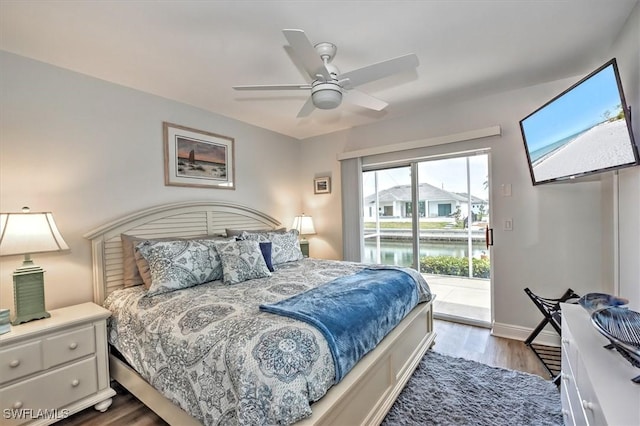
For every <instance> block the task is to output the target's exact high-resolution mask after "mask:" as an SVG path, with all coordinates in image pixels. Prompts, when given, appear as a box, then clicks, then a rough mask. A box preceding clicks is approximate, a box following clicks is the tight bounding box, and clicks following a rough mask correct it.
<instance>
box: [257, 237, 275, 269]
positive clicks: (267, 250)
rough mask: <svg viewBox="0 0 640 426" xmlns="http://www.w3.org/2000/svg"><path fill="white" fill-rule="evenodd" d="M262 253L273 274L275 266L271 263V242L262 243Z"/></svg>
mask: <svg viewBox="0 0 640 426" xmlns="http://www.w3.org/2000/svg"><path fill="white" fill-rule="evenodd" d="M260 251H261V252H262V257H263V258H264V263H266V264H267V268H269V271H271V272H273V264H272V263H271V241H265V242H262V243H260Z"/></svg>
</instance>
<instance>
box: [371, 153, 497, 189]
mask: <svg viewBox="0 0 640 426" xmlns="http://www.w3.org/2000/svg"><path fill="white" fill-rule="evenodd" d="M487 163H488V156H487V155H486V154H482V155H473V156H470V157H469V169H470V175H471V194H472V195H475V196H476V197H479V198H482V199H485V200H488V198H489V196H488V190H487V189H485V187H484V182H485V181H486V180H487V176H488V164H487ZM418 179H419V181H420V182H426V183H429V184H431V185H433V186H436V187H438V188H442V189H445V190H447V191H450V192H465V193H466V192H467V165H466V160H465V157H460V158H449V159H444V160H431V161H424V162H421V163H420V164H419V166H418ZM410 184H411V169H410V167H409V166H405V167H400V168H394V169H385V170H384V171H379V172H378V190H379V191H382V190H384V189H387V188H391V187H393V186H396V185H410ZM362 186H363V191H362V192H363V195H364V196H365V197H366V196H367V195H371V194H373V193H374V177H373V173H370V172H367V173H364V174H363V177H362Z"/></svg>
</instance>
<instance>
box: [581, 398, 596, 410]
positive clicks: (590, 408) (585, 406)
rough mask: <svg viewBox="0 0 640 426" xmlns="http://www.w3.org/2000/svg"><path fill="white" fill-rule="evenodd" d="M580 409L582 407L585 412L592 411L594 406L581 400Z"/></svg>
mask: <svg viewBox="0 0 640 426" xmlns="http://www.w3.org/2000/svg"><path fill="white" fill-rule="evenodd" d="M582 407H583V408H584V409H585V410H593V408H594V405H593V402H589V401H587V400H586V399H583V400H582Z"/></svg>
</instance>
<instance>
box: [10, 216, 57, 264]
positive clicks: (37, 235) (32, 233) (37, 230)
mask: <svg viewBox="0 0 640 426" xmlns="http://www.w3.org/2000/svg"><path fill="white" fill-rule="evenodd" d="M68 249H69V246H68V245H67V243H66V242H65V241H64V239H63V238H62V235H60V231H58V228H57V227H56V223H55V221H54V220H53V215H52V214H51V213H49V212H45V213H29V209H28V208H27V207H25V208H23V209H22V213H1V214H0V256H9V255H13V254H33V253H43V252H47V251H61V250H68Z"/></svg>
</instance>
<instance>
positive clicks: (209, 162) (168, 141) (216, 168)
mask: <svg viewBox="0 0 640 426" xmlns="http://www.w3.org/2000/svg"><path fill="white" fill-rule="evenodd" d="M162 124H163V131H164V184H165V185H173V186H193V187H204V188H220V189H235V179H234V178H235V167H234V163H235V154H234V149H233V142H234V140H233V138H230V137H228V136H222V135H217V134H215V133H209V132H204V131H201V130H196V129H190V128H188V127H184V126H179V125H177V124H171V123H166V122H165V123H162Z"/></svg>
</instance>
